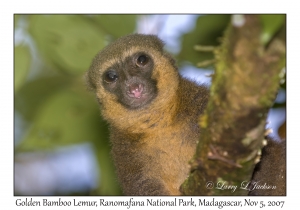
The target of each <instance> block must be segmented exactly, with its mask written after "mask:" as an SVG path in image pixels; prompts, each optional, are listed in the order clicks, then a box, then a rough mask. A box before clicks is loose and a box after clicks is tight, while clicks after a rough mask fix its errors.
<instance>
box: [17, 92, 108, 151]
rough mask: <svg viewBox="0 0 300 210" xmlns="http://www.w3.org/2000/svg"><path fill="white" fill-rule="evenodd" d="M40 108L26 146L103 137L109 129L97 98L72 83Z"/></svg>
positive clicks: (36, 147) (23, 144)
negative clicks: (98, 105) (101, 118)
mask: <svg viewBox="0 0 300 210" xmlns="http://www.w3.org/2000/svg"><path fill="white" fill-rule="evenodd" d="M36 110H37V111H36V114H35V118H34V120H33V121H31V124H32V125H31V127H30V129H29V131H28V132H27V135H26V137H25V138H24V140H23V142H21V145H20V147H21V148H22V149H24V150H40V149H53V148H56V147H58V146H64V145H69V144H73V143H82V142H86V141H96V140H97V141H99V140H100V139H99V136H101V134H102V131H103V130H105V127H104V126H103V122H101V121H100V117H99V110H98V107H97V104H96V103H95V101H93V98H92V97H91V96H90V95H88V94H87V93H84V92H83V91H78V90H75V89H71V88H70V87H68V88H63V89H61V90H60V91H57V92H56V93H55V94H53V95H51V96H50V97H47V98H45V100H44V101H43V103H42V104H40V107H39V108H37V109H36ZM101 123H102V124H101ZM102 135H103V134H102Z"/></svg>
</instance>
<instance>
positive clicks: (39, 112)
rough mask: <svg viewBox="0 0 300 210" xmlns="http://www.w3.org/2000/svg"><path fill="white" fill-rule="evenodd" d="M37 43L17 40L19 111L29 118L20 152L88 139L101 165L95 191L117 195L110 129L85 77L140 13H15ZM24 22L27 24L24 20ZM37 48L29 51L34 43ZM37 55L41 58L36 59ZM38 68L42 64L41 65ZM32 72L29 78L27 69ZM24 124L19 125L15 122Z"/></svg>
mask: <svg viewBox="0 0 300 210" xmlns="http://www.w3.org/2000/svg"><path fill="white" fill-rule="evenodd" d="M14 17H15V19H14V24H15V29H17V28H18V27H21V26H20V24H18V23H19V21H20V20H21V19H22V21H25V23H26V24H25V25H26V26H25V27H24V26H23V28H22V30H24V33H25V34H26V33H27V34H28V35H29V37H30V40H32V43H30V42H26V44H27V45H25V46H15V70H14V76H15V81H14V83H15V89H14V91H15V107H14V108H15V112H18V114H20V115H21V116H22V119H24V120H25V122H26V123H27V126H26V128H27V129H26V130H25V131H24V132H23V136H22V139H21V142H20V143H18V144H16V145H15V148H16V149H15V152H16V153H18V152H24V151H26V152H28V151H29V152H30V151H46V150H47V151H49V150H52V149H56V148H58V147H61V146H68V145H72V144H78V143H85V142H89V143H91V144H93V145H94V150H95V154H96V156H97V159H98V162H99V168H100V179H101V180H100V181H99V183H100V186H99V189H98V190H97V191H96V192H93V193H94V194H98V195H99V194H100V195H118V194H120V189H119V186H118V184H117V181H116V176H115V170H114V168H113V163H112V160H111V158H110V155H109V151H110V147H109V143H108V131H107V126H106V124H105V122H104V121H103V120H102V119H101V117H100V112H99V107H98V104H97V101H96V100H95V96H94V94H92V93H89V92H88V91H87V88H86V86H85V81H84V79H83V77H84V73H85V71H86V70H87V69H88V68H89V65H90V63H91V61H92V59H93V57H94V56H95V55H96V54H97V52H98V51H100V50H101V49H102V48H103V47H104V46H105V45H106V44H107V43H108V40H110V39H111V38H113V39H115V38H117V37H119V36H123V35H126V34H128V33H133V32H134V30H135V26H136V19H137V16H136V15H15V16H14ZM23 25H24V24H23ZM30 44H31V45H32V46H31V47H32V48H33V49H34V50H33V51H29V50H28V49H29V45H30ZM33 57H35V58H38V59H39V60H38V63H37V62H33V61H34V59H32V58H33ZM36 69H37V70H36ZM29 73H31V75H32V78H30V80H28V76H27V75H28V74H29ZM15 129H19V128H15Z"/></svg>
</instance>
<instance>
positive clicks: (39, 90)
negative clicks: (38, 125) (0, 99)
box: [14, 76, 72, 121]
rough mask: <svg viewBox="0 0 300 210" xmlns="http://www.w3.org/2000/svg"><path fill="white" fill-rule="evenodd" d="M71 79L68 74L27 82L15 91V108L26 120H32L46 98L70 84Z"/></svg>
mask: <svg viewBox="0 0 300 210" xmlns="http://www.w3.org/2000/svg"><path fill="white" fill-rule="evenodd" d="M71 81H72V80H71V79H70V78H69V77H66V76H55V77H50V78H40V79H37V80H33V81H30V82H26V83H25V84H24V85H23V86H22V88H21V89H20V90H19V91H18V92H16V93H15V107H14V108H15V110H16V111H18V112H19V113H20V114H21V115H22V116H23V117H24V118H25V120H26V121H32V120H34V118H35V116H36V113H37V111H38V110H39V109H40V108H41V107H42V105H43V103H44V102H45V100H47V98H48V97H50V96H51V95H53V94H55V93H56V92H57V91H59V90H61V89H62V88H63V87H65V86H67V85H69V84H70V82H71Z"/></svg>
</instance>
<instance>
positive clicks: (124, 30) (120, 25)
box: [91, 15, 138, 39]
mask: <svg viewBox="0 0 300 210" xmlns="http://www.w3.org/2000/svg"><path fill="white" fill-rule="evenodd" d="M137 17H138V16H137V15H93V16H91V18H93V19H94V20H95V21H96V23H97V25H98V27H100V28H101V29H103V31H105V32H107V33H108V34H109V35H112V36H113V38H114V39H116V38H119V37H121V36H124V35H127V34H131V33H133V32H134V31H135V29H136V22H137Z"/></svg>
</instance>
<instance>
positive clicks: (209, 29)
mask: <svg viewBox="0 0 300 210" xmlns="http://www.w3.org/2000/svg"><path fill="white" fill-rule="evenodd" d="M229 21H230V15H203V16H199V17H198V19H197V23H196V26H195V28H194V30H193V31H191V32H189V33H187V34H184V35H183V36H182V49H181V52H180V54H179V55H178V59H179V60H180V61H181V62H182V61H188V62H190V63H192V64H193V65H196V64H197V63H199V62H203V61H206V60H211V59H213V58H214V57H213V53H212V52H200V51H196V50H195V49H194V47H195V46H196V45H203V46H218V45H220V41H219V39H220V38H221V37H222V36H223V32H224V30H225V29H226V27H227V25H228V24H229Z"/></svg>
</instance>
